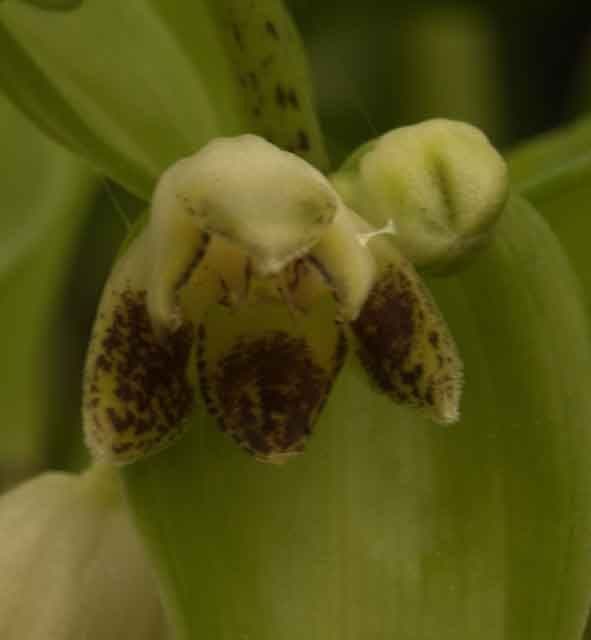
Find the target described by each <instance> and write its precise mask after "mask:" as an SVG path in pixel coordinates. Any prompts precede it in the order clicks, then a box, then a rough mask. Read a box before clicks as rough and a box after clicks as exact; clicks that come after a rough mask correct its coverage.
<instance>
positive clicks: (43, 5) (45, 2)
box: [23, 0, 84, 11]
mask: <svg viewBox="0 0 591 640" xmlns="http://www.w3.org/2000/svg"><path fill="white" fill-rule="evenodd" d="M23 1H24V2H28V3H29V4H32V5H35V6H37V7H39V8H40V9H46V10H49V11H54V10H55V11H67V10H69V9H75V8H76V7H79V6H80V5H81V4H82V3H83V2H84V0H23Z"/></svg>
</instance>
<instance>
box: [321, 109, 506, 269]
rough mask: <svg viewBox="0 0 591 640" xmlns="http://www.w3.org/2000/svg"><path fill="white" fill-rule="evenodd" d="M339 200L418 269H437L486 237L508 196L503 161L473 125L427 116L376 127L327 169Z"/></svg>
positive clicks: (482, 241) (468, 251)
mask: <svg viewBox="0 0 591 640" xmlns="http://www.w3.org/2000/svg"><path fill="white" fill-rule="evenodd" d="M332 182H333V185H334V186H335V188H336V189H337V191H338V192H339V194H340V195H341V197H342V198H343V200H344V201H345V203H346V204H347V205H348V206H349V207H351V208H352V209H354V210H355V211H356V212H357V213H359V214H360V215H362V216H363V217H364V218H365V219H366V220H367V221H368V222H369V223H371V224H372V225H375V226H376V227H382V226H384V225H387V224H388V223H389V222H390V221H391V222H393V224H394V228H395V234H394V235H393V236H392V239H393V242H395V243H396V245H397V246H398V247H399V248H400V249H401V251H402V252H403V253H404V255H405V256H406V257H407V258H408V259H410V260H411V261H412V262H413V264H414V265H415V266H416V267H418V268H430V269H435V270H437V269H444V268H447V267H448V266H450V265H452V264H453V263H454V262H455V261H457V260H459V259H461V258H463V257H465V256H467V255H469V254H470V253H471V252H472V251H474V249H475V248H477V247H479V246H481V245H482V244H483V243H484V242H485V241H486V240H487V239H488V237H489V235H490V232H491V230H492V229H493V227H494V224H495V222H496V221H497V219H498V217H499V215H500V214H501V212H502V211H503V208H504V206H505V203H506V200H507V197H508V176H507V168H506V165H505V162H504V160H503V158H502V157H501V155H500V154H499V153H498V152H497V151H496V150H495V149H494V147H493V146H492V145H491V144H490V142H489V141H488V139H487V138H486V136H485V135H484V134H483V133H482V132H481V131H480V130H478V129H476V128H475V127H473V126H471V125H468V124H465V123H462V122H454V121H451V120H444V119H435V120H428V121H426V122H422V123H420V124H417V125H413V126H408V127H402V128H400V129H395V130H394V131H391V132H389V133H386V134H384V135H383V136H381V137H380V138H377V139H376V140H373V141H371V142H369V143H367V144H366V145H364V146H362V147H361V148H360V149H358V150H357V151H356V152H355V153H354V154H353V155H352V156H351V157H350V158H349V160H347V161H346V162H345V164H344V165H343V166H342V167H341V169H339V171H337V172H336V173H335V174H334V175H333V176H332Z"/></svg>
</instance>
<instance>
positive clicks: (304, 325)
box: [197, 301, 346, 463]
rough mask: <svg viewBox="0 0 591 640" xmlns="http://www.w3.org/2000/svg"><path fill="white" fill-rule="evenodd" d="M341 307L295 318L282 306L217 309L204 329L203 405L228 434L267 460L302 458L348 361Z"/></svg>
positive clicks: (200, 362)
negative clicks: (339, 317)
mask: <svg viewBox="0 0 591 640" xmlns="http://www.w3.org/2000/svg"><path fill="white" fill-rule="evenodd" d="M334 317H335V311H334V304H333V303H332V301H330V303H327V302H326V301H323V302H321V303H318V304H317V305H315V307H314V308H313V309H309V310H308V311H307V313H306V314H305V315H304V314H299V313H298V314H297V315H294V314H293V312H292V311H290V310H289V309H288V308H287V307H286V306H285V305H284V304H282V303H280V302H265V303H258V304H253V305H249V306H248V307H246V308H244V309H241V311H240V313H239V314H235V313H233V312H232V311H231V310H228V309H227V308H224V307H222V306H217V307H215V308H213V309H211V310H210V312H209V313H208V314H207V317H206V318H205V320H204V322H203V323H202V324H201V325H200V326H199V329H198V344H197V367H198V372H199V381H200V385H201V391H202V394H203V399H204V402H205V405H206V407H207V409H208V411H209V412H210V413H211V414H212V415H214V416H215V417H216V418H217V420H218V424H219V426H220V428H221V430H222V431H224V432H226V433H228V434H229V435H230V436H231V437H232V438H233V439H234V440H235V441H236V442H237V443H238V444H239V445H240V446H241V447H243V448H244V449H246V450H247V451H249V452H250V453H252V454H253V455H254V456H256V458H257V459H258V460H260V461H262V462H272V463H281V462H285V461H286V459H287V458H288V457H289V456H292V455H295V454H298V453H301V452H302V451H303V449H304V445H305V442H306V440H307V438H308V437H309V435H310V434H311V432H312V430H313V427H314V422H315V421H316V419H317V417H318V414H319V413H320V411H321V409H322V407H323V405H324V402H325V400H326V398H327V396H328V393H329V391H330V388H331V386H332V383H333V381H334V379H335V377H336V375H337V373H338V371H339V369H340V367H341V365H342V363H343V359H344V356H345V352H346V343H345V338H344V335H343V332H342V330H341V327H340V326H339V325H338V324H337V323H336V322H335V320H334Z"/></svg>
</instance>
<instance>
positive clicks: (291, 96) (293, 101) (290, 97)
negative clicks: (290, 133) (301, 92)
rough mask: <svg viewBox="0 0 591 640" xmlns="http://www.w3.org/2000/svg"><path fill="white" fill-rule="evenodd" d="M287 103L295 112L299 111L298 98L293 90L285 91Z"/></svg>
mask: <svg viewBox="0 0 591 640" xmlns="http://www.w3.org/2000/svg"><path fill="white" fill-rule="evenodd" d="M287 101H288V102H289V104H290V106H291V107H292V108H293V109H295V110H296V111H298V110H299V108H300V100H299V98H298V95H297V93H296V92H295V90H294V89H288V91H287Z"/></svg>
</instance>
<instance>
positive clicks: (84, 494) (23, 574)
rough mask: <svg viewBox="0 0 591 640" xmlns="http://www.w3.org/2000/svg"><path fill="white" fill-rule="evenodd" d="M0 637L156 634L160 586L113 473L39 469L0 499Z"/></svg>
mask: <svg viewBox="0 0 591 640" xmlns="http://www.w3.org/2000/svg"><path fill="white" fill-rule="evenodd" d="M0 573H1V575H2V589H0V637H1V638H2V639H3V640H47V639H48V638H51V640H73V639H74V638H76V639H78V638H84V639H85V640H113V638H134V640H159V639H163V638H165V637H166V635H165V631H166V629H165V626H166V624H165V620H164V615H163V611H162V608H161V605H160V599H159V594H158V587H157V584H156V580H155V578H154V577H153V575H152V573H151V570H150V567H149V566H148V564H147V559H146V557H145V556H144V551H143V547H142V545H141V542H140V540H139V538H138V536H137V534H136V532H135V530H134V529H133V528H132V525H131V522H130V520H129V515H128V512H127V510H126V508H125V506H124V504H123V503H122V499H121V494H120V489H119V487H118V485H117V480H116V478H115V477H114V476H113V475H112V471H111V470H110V469H107V468H105V467H94V468H92V469H91V470H90V471H88V472H86V473H85V474H83V475H81V476H75V475H70V474H65V473H46V474H43V475H41V476H38V477H37V478H35V479H33V480H30V481H28V482H26V483H25V484H23V485H21V486H20V487H17V488H16V489H13V490H12V491H10V492H9V493H7V494H5V495H3V496H2V497H0Z"/></svg>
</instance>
